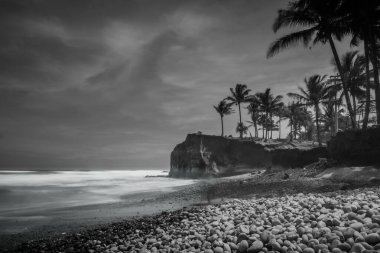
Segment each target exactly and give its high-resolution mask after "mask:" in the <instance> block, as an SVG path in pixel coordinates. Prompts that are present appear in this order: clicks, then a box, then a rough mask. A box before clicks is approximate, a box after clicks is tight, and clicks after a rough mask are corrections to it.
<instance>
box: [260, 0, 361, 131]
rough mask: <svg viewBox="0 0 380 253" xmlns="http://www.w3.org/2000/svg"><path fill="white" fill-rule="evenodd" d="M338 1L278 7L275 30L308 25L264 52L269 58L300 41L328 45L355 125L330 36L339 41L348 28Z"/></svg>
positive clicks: (310, 1)
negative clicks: (279, 8) (284, 7)
mask: <svg viewBox="0 0 380 253" xmlns="http://www.w3.org/2000/svg"><path fill="white" fill-rule="evenodd" d="M340 6H341V3H340V0H328V1H315V0H297V1H293V2H290V3H289V5H288V7H287V8H286V9H281V10H279V12H278V16H277V18H276V19H275V22H274V24H273V31H274V32H277V31H278V30H279V29H281V28H284V27H307V28H306V29H304V30H300V31H296V32H293V33H290V34H288V35H285V36H283V37H281V38H279V39H278V40H276V41H274V42H273V43H272V44H271V45H270V47H269V49H268V52H267V57H272V56H274V55H275V54H277V53H278V52H279V51H281V50H282V49H285V48H287V47H289V46H291V45H295V44H298V43H299V42H303V44H304V45H305V46H308V45H309V44H310V42H311V41H313V44H314V45H315V44H317V43H322V44H326V43H327V42H328V43H329V44H330V47H331V50H332V53H333V55H334V59H335V62H336V65H337V68H338V72H339V74H340V77H341V79H342V83H343V93H344V96H345V99H346V103H347V108H348V111H349V113H350V116H351V121H352V123H353V124H352V125H353V126H355V125H356V124H355V118H354V112H353V109H352V105H351V101H350V99H349V94H348V88H347V81H346V80H345V78H344V75H343V70H342V66H341V63H340V59H339V56H338V52H337V50H336V47H335V43H334V40H333V37H335V38H336V39H337V40H341V39H342V38H343V37H344V36H345V35H347V34H349V33H350V31H351V29H350V28H349V27H346V26H344V25H343V21H344V18H342V16H341V15H340Z"/></svg>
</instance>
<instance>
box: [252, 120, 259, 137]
mask: <svg viewBox="0 0 380 253" xmlns="http://www.w3.org/2000/svg"><path fill="white" fill-rule="evenodd" d="M253 126H254V127H255V137H256V138H257V137H258V135H259V133H258V131H257V122H256V121H255V122H253Z"/></svg>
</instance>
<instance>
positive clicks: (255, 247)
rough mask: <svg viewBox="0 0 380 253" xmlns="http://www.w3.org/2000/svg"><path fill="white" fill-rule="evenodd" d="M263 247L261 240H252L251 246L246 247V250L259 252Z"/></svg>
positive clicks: (254, 252)
mask: <svg viewBox="0 0 380 253" xmlns="http://www.w3.org/2000/svg"><path fill="white" fill-rule="evenodd" d="M263 247H264V244H263V243H262V242H261V241H254V242H253V243H252V245H251V247H249V248H248V252H252V253H256V252H259V251H260V250H261V249H262V248H263Z"/></svg>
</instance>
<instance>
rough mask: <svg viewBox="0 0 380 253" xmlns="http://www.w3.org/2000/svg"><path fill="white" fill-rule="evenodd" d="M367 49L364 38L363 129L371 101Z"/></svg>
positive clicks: (366, 124) (365, 127)
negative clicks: (365, 83) (364, 85)
mask: <svg viewBox="0 0 380 253" xmlns="http://www.w3.org/2000/svg"><path fill="white" fill-rule="evenodd" d="M368 54H369V50H368V40H367V38H364V58H365V75H366V81H367V85H366V87H365V99H366V101H365V102H366V103H365V109H364V118H363V129H367V126H368V118H369V106H370V103H371V88H370V84H371V81H370V76H369V55H368Z"/></svg>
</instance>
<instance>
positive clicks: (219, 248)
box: [214, 247, 224, 253]
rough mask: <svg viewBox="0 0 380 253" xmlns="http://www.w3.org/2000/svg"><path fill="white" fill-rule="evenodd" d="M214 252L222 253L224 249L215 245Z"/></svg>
mask: <svg viewBox="0 0 380 253" xmlns="http://www.w3.org/2000/svg"><path fill="white" fill-rule="evenodd" d="M214 252H215V253H223V252H224V250H223V249H222V248H221V247H216V248H214Z"/></svg>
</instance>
